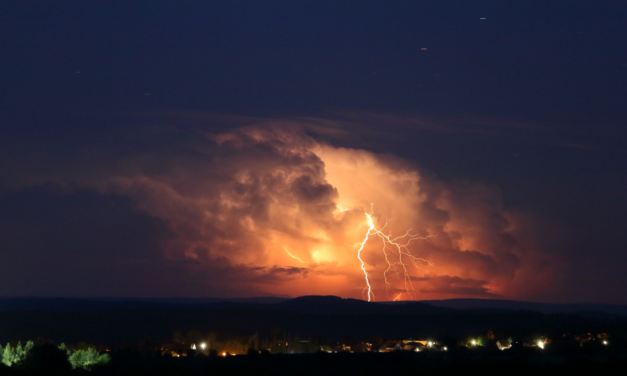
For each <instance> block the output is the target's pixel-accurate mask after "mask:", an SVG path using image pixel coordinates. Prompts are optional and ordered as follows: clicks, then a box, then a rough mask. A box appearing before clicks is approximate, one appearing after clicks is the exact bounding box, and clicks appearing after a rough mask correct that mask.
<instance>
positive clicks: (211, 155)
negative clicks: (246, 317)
mask: <svg viewBox="0 0 627 376" xmlns="http://www.w3.org/2000/svg"><path fill="white" fill-rule="evenodd" d="M204 136H205V137H206V139H205V141H203V142H202V143H201V146H202V147H195V148H194V150H192V151H190V152H188V153H180V154H177V155H175V156H174V157H170V158H167V160H164V163H162V164H160V165H157V164H156V163H155V158H154V157H150V158H146V157H141V158H139V157H137V156H134V157H133V158H130V159H129V160H126V161H124V164H125V165H130V166H133V169H127V171H125V173H124V174H115V175H114V176H108V177H107V178H106V179H104V181H99V182H97V183H96V185H97V186H98V187H99V189H100V190H101V191H102V192H109V193H115V194H119V195H126V196H130V197H131V198H132V199H134V200H135V201H136V202H138V204H139V206H140V208H141V209H142V210H144V211H146V212H147V213H149V214H150V215H152V216H154V217H156V218H158V219H160V220H161V221H163V222H164V223H166V224H167V226H168V228H169V231H170V233H171V236H169V237H168V238H167V239H166V240H163V241H162V247H163V253H164V257H165V258H166V259H167V260H172V261H176V260H179V261H182V260H194V261H195V262H196V263H197V265H198V266H197V267H196V268H195V270H194V275H195V278H196V279H197V280H198V281H204V282H205V283H207V285H208V286H211V289H210V291H212V292H215V291H219V290H220V286H223V287H224V290H223V291H229V292H230V293H231V294H237V295H242V294H244V295H246V292H251V291H254V293H255V294H272V295H291V296H297V295H305V294H325V295H328V294H335V295H340V296H344V297H357V298H366V296H365V295H364V291H365V287H366V284H365V280H364V274H363V272H362V270H361V267H360V263H359V260H358V258H357V254H356V251H357V247H356V246H355V245H356V244H357V243H358V242H361V241H362V240H363V239H364V235H365V234H366V232H367V231H368V222H367V217H366V214H367V213H371V210H372V218H373V222H374V224H375V225H376V228H377V229H379V230H382V234H385V235H388V236H390V239H392V238H396V237H399V236H402V235H404V234H406V233H407V232H408V231H409V234H410V235H411V236H412V237H414V238H415V239H414V240H412V241H411V242H410V244H409V245H408V246H407V247H406V248H403V252H405V254H400V255H399V252H398V250H395V249H394V247H390V244H387V245H386V247H385V248H384V247H383V246H384V243H383V241H382V238H381V237H378V236H371V237H370V239H369V241H368V242H367V244H366V245H365V247H364V249H363V252H362V259H363V261H364V268H365V270H366V271H367V273H368V276H369V279H370V284H371V285H372V289H373V294H374V296H375V297H376V299H377V300H388V299H389V300H391V299H393V298H398V296H396V295H398V293H402V295H403V296H402V299H403V300H407V299H420V298H433V297H452V296H494V295H501V296H508V294H509V291H510V289H512V286H516V289H515V291H516V293H517V294H523V293H524V287H522V286H521V285H520V284H517V283H516V275H517V272H518V271H519V270H521V268H523V269H524V266H525V265H526V264H525V263H526V261H527V260H526V257H532V253H533V252H532V251H529V250H524V249H521V247H520V246H519V243H518V240H517V239H516V234H515V231H514V228H515V226H514V224H513V223H512V218H513V217H512V216H509V217H508V215H509V214H508V213H506V212H505V211H504V210H503V208H502V205H501V203H500V198H499V194H498V191H497V190H496V189H493V188H491V187H488V186H486V185H483V184H450V183H445V182H442V181H438V180H436V179H434V178H433V177H432V176H431V175H430V174H428V173H423V172H422V171H419V170H418V169H417V168H416V167H415V166H414V165H412V164H410V163H408V162H407V161H404V160H402V159H399V158H396V157H393V156H389V155H378V154H374V153H371V152H368V151H365V150H357V149H348V148H338V147H334V146H332V145H330V144H328V143H324V142H320V141H318V140H316V139H313V138H311V137H309V136H307V135H306V134H305V133H304V132H303V131H302V128H300V127H295V126H293V124H292V125H289V126H286V125H268V124H265V125H259V126H251V127H245V128H240V129H238V130H235V131H231V132H225V133H222V134H218V135H204ZM386 256H387V258H386ZM409 256H411V257H409ZM203 273H204V274H205V275H203ZM386 280H387V282H386ZM200 283H202V282H200ZM512 291H514V290H512Z"/></svg>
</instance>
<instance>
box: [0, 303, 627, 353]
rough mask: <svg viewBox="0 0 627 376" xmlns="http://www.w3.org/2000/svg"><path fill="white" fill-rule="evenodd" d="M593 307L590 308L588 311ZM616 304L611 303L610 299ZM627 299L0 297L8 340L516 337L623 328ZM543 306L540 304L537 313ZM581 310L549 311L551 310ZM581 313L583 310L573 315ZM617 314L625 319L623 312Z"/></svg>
mask: <svg viewBox="0 0 627 376" xmlns="http://www.w3.org/2000/svg"><path fill="white" fill-rule="evenodd" d="M586 307H589V308H590V310H583V308H586ZM607 307H609V308H611V311H610V312H603V311H601V309H603V308H607ZM621 309H624V307H622V306H605V305H594V304H592V305H559V304H553V305H551V304H542V303H527V302H512V301H499V300H492V301H490V300H475V299H453V300H440V301H428V302H424V301H422V302H380V303H379V302H377V303H368V302H365V301H362V300H357V299H343V298H339V297H336V296H303V297H299V298H295V299H282V298H265V299H264V298H254V299H233V300H224V299H212V298H201V299H192V298H184V299H177V298H172V299H135V300H131V299H115V298H106V299H96V298H91V299H69V298H0V322H2V323H3V325H0V343H6V342H7V341H9V340H22V341H24V340H27V339H33V338H37V337H45V338H51V339H53V340H55V341H59V342H64V341H65V342H69V343H76V342H79V341H91V342H95V343H121V342H124V341H129V342H132V343H137V342H138V341H140V340H142V338H147V337H146V336H149V337H151V338H154V339H156V340H158V341H161V342H168V341H171V339H172V333H174V331H176V330H180V331H183V332H186V331H188V330H198V331H200V332H202V333H204V334H207V333H208V332H209V331H213V332H215V333H217V335H218V337H219V338H248V336H250V335H251V334H253V333H255V332H258V333H260V335H261V336H262V337H263V338H268V336H270V333H271V332H272V331H273V330H274V329H275V328H279V329H281V330H283V331H285V332H286V333H291V334H292V335H298V336H299V337H300V338H308V337H309V336H320V335H322V336H323V337H326V338H329V339H341V338H345V337H346V336H350V337H353V338H359V339H362V340H365V339H369V338H371V337H372V336H373V335H380V336H382V337H383V338H429V337H432V338H435V337H438V338H440V337H442V335H447V334H448V335H453V336H457V337H464V336H471V335H477V334H478V333H482V332H485V331H486V330H488V329H491V330H495V331H498V330H502V331H503V332H505V333H508V335H511V336H514V337H524V336H527V335H529V334H530V333H531V334H533V335H541V334H543V333H546V332H547V330H548V328H551V330H554V331H555V330H557V331H563V332H565V333H566V332H568V333H578V332H590V331H592V332H608V333H609V332H612V331H614V330H616V328H617V327H624V325H625V324H626V323H627V315H622V316H619V315H618V314H616V313H615V312H624V311H621ZM533 311H537V312H533ZM567 311H568V312H572V313H566V314H555V315H547V314H546V313H558V312H567ZM573 313H576V314H573ZM617 318H618V320H616V319H617Z"/></svg>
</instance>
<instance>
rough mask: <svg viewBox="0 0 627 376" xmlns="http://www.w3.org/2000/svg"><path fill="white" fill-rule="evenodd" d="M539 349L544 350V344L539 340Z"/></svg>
mask: <svg viewBox="0 0 627 376" xmlns="http://www.w3.org/2000/svg"><path fill="white" fill-rule="evenodd" d="M538 347H539V348H541V349H543V348H544V342H542V340H538Z"/></svg>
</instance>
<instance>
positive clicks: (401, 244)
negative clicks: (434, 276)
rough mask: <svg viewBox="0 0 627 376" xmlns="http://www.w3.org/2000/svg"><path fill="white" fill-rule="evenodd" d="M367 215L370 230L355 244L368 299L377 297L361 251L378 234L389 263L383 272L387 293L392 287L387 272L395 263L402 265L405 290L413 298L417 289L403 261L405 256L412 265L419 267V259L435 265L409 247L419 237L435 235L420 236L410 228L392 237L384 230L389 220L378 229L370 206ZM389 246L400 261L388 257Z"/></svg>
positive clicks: (396, 270)
mask: <svg viewBox="0 0 627 376" xmlns="http://www.w3.org/2000/svg"><path fill="white" fill-rule="evenodd" d="M365 215H366V219H367V222H368V231H366V236H365V237H364V240H363V241H362V242H361V243H357V244H356V245H355V247H359V248H358V249H357V258H358V259H359V262H360V263H361V270H362V271H363V272H364V277H365V280H366V288H364V292H366V290H367V292H368V295H367V296H368V301H372V300H374V299H375V296H374V293H373V292H372V286H371V285H370V280H369V278H368V271H367V270H366V267H365V264H364V260H363V259H362V258H361V252H362V251H363V249H364V247H365V246H366V243H367V242H368V239H369V238H370V236H371V235H376V236H378V237H379V238H380V239H381V240H382V241H383V255H384V256H385V261H386V262H387V263H388V267H387V269H386V270H385V272H383V278H384V280H385V291H386V295H387V294H388V290H389V287H390V283H389V282H388V277H387V273H388V272H389V271H390V270H392V266H393V265H400V268H401V269H402V280H403V283H404V285H405V291H406V292H407V294H408V295H409V297H410V298H411V299H412V300H413V295H412V294H411V292H410V290H411V291H415V289H414V285H413V284H412V282H411V276H410V274H409V273H408V271H407V266H406V265H405V262H404V261H403V257H405V258H407V259H409V261H411V263H412V265H413V266H415V267H417V268H419V266H418V265H417V264H416V262H417V261H421V262H425V263H427V264H429V265H431V266H433V264H431V262H429V261H428V260H425V259H423V258H421V257H416V256H414V255H412V254H411V253H410V252H409V250H408V249H407V247H408V246H409V245H410V244H411V243H412V242H413V241H415V240H418V239H423V240H424V239H427V238H430V237H432V236H433V235H429V236H425V237H419V236H418V235H412V234H411V233H410V231H411V229H410V230H408V231H407V232H406V233H405V234H404V235H401V236H398V237H395V238H392V237H391V234H385V233H384V232H383V230H384V229H385V227H386V226H387V222H386V223H385V225H383V227H382V228H381V229H380V230H379V229H377V227H376V226H375V224H374V220H373V219H372V207H371V208H370V213H365ZM388 247H390V248H392V249H394V250H395V253H396V254H397V255H398V262H396V263H391V262H390V260H389V258H388ZM394 271H395V272H396V273H397V274H398V269H397V268H394ZM399 277H400V276H399ZM400 296H401V294H399V295H398V296H397V297H396V299H394V300H398V299H399V298H400ZM387 298H388V300H389V299H390V297H389V295H387Z"/></svg>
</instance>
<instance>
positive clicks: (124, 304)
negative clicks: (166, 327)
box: [0, 296, 627, 318]
mask: <svg viewBox="0 0 627 376" xmlns="http://www.w3.org/2000/svg"><path fill="white" fill-rule="evenodd" d="M227 309H228V310H232V309H237V310H255V311H268V310H271V311H282V312H299V313H308V314H351V315H355V314H356V315H363V314H429V313H444V312H451V311H465V312H473V313H482V312H484V313H487V312H504V311H505V312H506V311H521V310H522V311H533V312H539V313H543V314H547V313H577V314H580V315H582V316H585V317H597V318H618V317H627V306H620V305H608V304H550V303H534V302H519V301H513V300H496V299H448V300H422V301H402V302H372V303H369V302H366V301H363V300H358V299H344V298H340V297H337V296H301V297H298V298H294V299H288V298H277V297H261V298H235V299H221V298H38V297H24V298H0V312H11V311H43V312H106V311H138V310H148V311H150V310H167V311H171V310H209V311H215V310H227Z"/></svg>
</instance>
